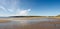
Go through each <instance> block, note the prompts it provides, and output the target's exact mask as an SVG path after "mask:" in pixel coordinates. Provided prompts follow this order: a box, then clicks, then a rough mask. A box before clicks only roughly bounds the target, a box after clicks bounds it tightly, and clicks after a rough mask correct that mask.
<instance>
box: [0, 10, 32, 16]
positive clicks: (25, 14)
mask: <svg viewBox="0 0 60 29" xmlns="http://www.w3.org/2000/svg"><path fill="white" fill-rule="evenodd" d="M9 11H11V10H9ZM30 11H31V9H28V10H19V11H17V12H16V14H9V15H8V14H0V16H27V15H29V12H30Z"/></svg>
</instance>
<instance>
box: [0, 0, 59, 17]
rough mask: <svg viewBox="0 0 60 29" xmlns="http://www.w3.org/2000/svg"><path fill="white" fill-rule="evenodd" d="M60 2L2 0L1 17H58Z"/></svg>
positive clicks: (50, 0)
mask: <svg viewBox="0 0 60 29" xmlns="http://www.w3.org/2000/svg"><path fill="white" fill-rule="evenodd" d="M58 14H60V0H0V16H56V15H58Z"/></svg>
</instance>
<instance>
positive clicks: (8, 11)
mask: <svg viewBox="0 0 60 29" xmlns="http://www.w3.org/2000/svg"><path fill="white" fill-rule="evenodd" d="M18 4H20V2H19V0H0V16H26V15H28V14H29V12H30V11H31V9H27V10H21V9H20V8H19V7H20V6H18ZM1 10H2V11H1ZM1 12H3V13H1Z"/></svg>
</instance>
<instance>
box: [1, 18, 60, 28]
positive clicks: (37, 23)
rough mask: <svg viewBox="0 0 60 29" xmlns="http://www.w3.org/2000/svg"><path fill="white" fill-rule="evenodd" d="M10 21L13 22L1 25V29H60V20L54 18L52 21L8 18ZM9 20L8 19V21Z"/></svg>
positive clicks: (47, 19) (49, 19)
mask: <svg viewBox="0 0 60 29" xmlns="http://www.w3.org/2000/svg"><path fill="white" fill-rule="evenodd" d="M8 19H9V20H10V19H11V20H10V21H9V22H4V23H0V29H60V19H54V18H52V19H51V18H32V19H28V18H26V20H24V19H25V18H8ZM8 19H7V18H6V20H8ZM14 19H15V20H14ZM17 19H18V20H17ZM20 19H23V20H20Z"/></svg>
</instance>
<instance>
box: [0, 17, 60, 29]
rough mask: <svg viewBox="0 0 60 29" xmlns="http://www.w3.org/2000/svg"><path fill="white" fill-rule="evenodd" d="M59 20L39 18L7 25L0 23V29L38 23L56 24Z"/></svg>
mask: <svg viewBox="0 0 60 29" xmlns="http://www.w3.org/2000/svg"><path fill="white" fill-rule="evenodd" d="M56 21H60V20H56V19H48V18H41V19H32V20H11V22H7V23H0V29H15V27H14V26H16V27H22V26H25V25H29V24H34V23H38V22H56Z"/></svg>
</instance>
